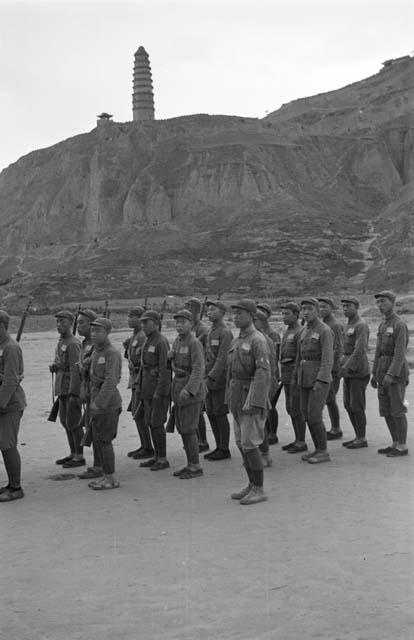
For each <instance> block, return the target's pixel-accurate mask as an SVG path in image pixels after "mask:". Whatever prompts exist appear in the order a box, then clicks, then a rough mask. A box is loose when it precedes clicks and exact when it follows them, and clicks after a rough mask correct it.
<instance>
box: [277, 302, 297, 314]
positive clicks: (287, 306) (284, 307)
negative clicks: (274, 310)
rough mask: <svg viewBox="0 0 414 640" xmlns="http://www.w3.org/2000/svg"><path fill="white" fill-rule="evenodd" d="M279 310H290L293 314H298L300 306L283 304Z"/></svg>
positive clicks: (293, 303)
mask: <svg viewBox="0 0 414 640" xmlns="http://www.w3.org/2000/svg"><path fill="white" fill-rule="evenodd" d="M280 308H281V309H290V310H291V311H294V312H295V313H300V306H299V305H298V304H296V302H285V303H284V304H282V305H280Z"/></svg>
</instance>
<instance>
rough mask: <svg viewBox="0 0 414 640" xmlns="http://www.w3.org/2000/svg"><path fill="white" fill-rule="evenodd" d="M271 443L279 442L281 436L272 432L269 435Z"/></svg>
mask: <svg viewBox="0 0 414 640" xmlns="http://www.w3.org/2000/svg"><path fill="white" fill-rule="evenodd" d="M267 440H268V442H269V444H278V442H279V438H278V437H277V435H276V434H275V433H270V434H269V435H268V437H267Z"/></svg>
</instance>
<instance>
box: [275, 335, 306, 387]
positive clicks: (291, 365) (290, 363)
mask: <svg viewBox="0 0 414 640" xmlns="http://www.w3.org/2000/svg"><path fill="white" fill-rule="evenodd" d="M301 331H302V327H301V326H300V325H299V322H297V323H296V324H295V325H294V326H293V327H287V329H286V331H285V333H284V334H283V337H282V343H281V345H280V371H281V381H282V382H283V384H290V383H291V382H292V378H293V373H294V371H295V363H296V355H297V352H298V340H299V336H300V332H301Z"/></svg>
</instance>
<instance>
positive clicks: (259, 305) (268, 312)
mask: <svg viewBox="0 0 414 640" xmlns="http://www.w3.org/2000/svg"><path fill="white" fill-rule="evenodd" d="M256 308H257V309H260V311H263V313H265V314H266V318H270V316H271V315H272V313H273V311H272V307H271V306H270V304H267V302H257V303H256Z"/></svg>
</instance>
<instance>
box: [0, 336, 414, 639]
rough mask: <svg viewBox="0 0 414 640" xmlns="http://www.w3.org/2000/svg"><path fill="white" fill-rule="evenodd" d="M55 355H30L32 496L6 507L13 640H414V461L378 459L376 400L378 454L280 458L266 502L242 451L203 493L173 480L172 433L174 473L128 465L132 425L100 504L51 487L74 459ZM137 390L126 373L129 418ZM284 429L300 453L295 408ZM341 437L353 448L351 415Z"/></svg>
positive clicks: (126, 419)
mask: <svg viewBox="0 0 414 640" xmlns="http://www.w3.org/2000/svg"><path fill="white" fill-rule="evenodd" d="M125 335H126V334H125V333H124V334H123V333H115V334H114V335H113V342H114V344H115V345H117V346H120V344H121V341H122V339H123V338H124V337H125ZM55 343H56V334H55V332H47V333H37V334H25V335H24V336H23V340H22V346H23V349H24V354H25V363H26V378H25V381H24V388H25V390H26V394H27V398H28V409H27V411H26V413H25V415H24V418H23V423H22V430H21V437H20V441H21V453H22V458H23V465H24V466H23V486H24V489H25V493H26V497H25V499H24V500H21V501H19V502H15V503H11V504H4V505H2V506H1V513H0V543H1V565H0V571H1V580H0V603H1V605H0V614H1V615H0V630H1V633H0V637H1V639H2V640H3V639H4V640H98V639H99V640H112V639H117V640H118V639H119V640H130V639H131V640H132V639H134V640H135V639H141V638H142V639H145V640H158V639H161V638H162V639H168V640H193V639H195V638H197V640H210V639H213V638H214V639H217V640H227V639H233V638H234V639H237V640H302V639H304V640H313V639H323V640H382V639H384V640H409V638H413V637H414V616H413V612H412V597H413V595H414V583H413V557H412V551H413V542H414V534H413V524H414V518H413V479H414V466H413V455H414V448H413V449H412V455H411V456H408V457H407V458H402V459H387V458H384V457H383V456H379V455H378V454H377V448H378V447H379V446H381V445H383V444H388V436H387V431H386V428H385V425H384V423H383V421H382V420H381V419H380V418H379V416H378V413H377V405H376V397H375V392H374V391H373V390H372V389H369V391H368V416H369V426H368V440H369V448H368V449H362V450H358V451H348V450H346V449H344V448H343V447H342V446H341V442H334V443H332V444H331V445H330V451H331V455H332V462H330V463H328V464H324V465H320V466H316V467H315V466H311V465H308V464H306V463H304V462H301V460H300V457H298V456H292V455H288V454H286V453H284V452H282V451H281V449H280V445H276V446H274V447H272V450H271V451H272V457H273V467H272V468H270V469H267V470H266V476H265V485H266V489H267V492H268V495H269V500H268V502H266V503H263V504H260V505H257V506H252V507H241V506H240V505H239V504H238V503H237V502H235V501H232V500H231V499H230V497H229V494H230V493H231V491H233V490H235V489H239V488H240V487H242V486H244V484H245V477H244V474H243V471H242V469H241V465H240V458H239V455H238V454H237V452H236V451H235V448H234V446H233V447H232V452H233V454H234V455H233V458H232V459H231V460H230V461H224V462H217V463H213V462H211V463H208V462H207V461H205V463H204V473H205V475H204V477H203V478H198V479H195V480H191V481H182V480H178V479H176V478H173V477H172V475H171V472H172V471H173V470H174V469H175V468H178V467H180V466H182V464H183V462H184V456H183V452H182V448H181V441H180V439H179V436H178V435H177V434H173V435H169V436H168V448H169V460H170V463H171V470H167V471H162V472H159V473H152V472H150V471H148V470H146V469H140V468H139V467H138V463H137V462H135V461H131V460H130V459H129V458H127V457H126V453H127V451H128V450H130V449H132V448H135V447H136V446H137V437H136V433H135V430H134V426H133V423H132V420H131V416H130V414H128V413H126V412H124V413H122V415H121V420H120V429H119V435H118V438H117V440H116V441H115V443H116V459H117V460H116V464H117V474H118V477H119V479H120V481H121V488H120V489H118V490H114V491H107V492H101V493H100V492H93V491H91V490H90V489H88V487H87V482H86V481H82V480H79V479H77V478H75V479H73V480H67V481H65V482H56V481H53V480H50V479H48V476H49V475H50V474H53V473H57V472H58V471H59V467H57V466H56V465H55V463H54V461H55V459H56V458H58V457H60V456H61V455H63V454H65V453H66V446H65V437H64V433H63V430H62V428H61V427H60V426H59V424H58V423H56V424H53V423H50V422H47V421H46V416H47V414H48V412H49V409H50V403H51V392H50V374H49V372H48V368H47V365H48V363H49V362H50V361H51V359H52V356H53V350H54V346H55ZM126 384H127V371H126V367H125V370H124V377H123V380H122V383H121V388H122V394H123V397H124V398H125V407H126V405H127V402H128V392H127V389H126ZM281 400H282V399H281ZM408 400H409V401H410V403H411V406H413V404H414V392H413V387H412V386H411V388H409V391H408ZM279 414H280V430H279V437H280V440H281V444H285V443H287V442H290V441H291V439H292V438H291V436H292V433H291V428H290V426H289V422H288V419H287V416H286V414H285V411H284V407H283V402H282V401H281V402H280V404H279ZM342 424H343V430H344V432H345V436H346V437H348V436H349V437H352V432H351V427H350V424H349V421H348V419H347V418H346V416H345V413H344V411H342ZM209 439H210V443H212V436H211V434H209ZM308 440H310V439H309V438H308ZM86 457H87V462H88V463H90V462H91V456H90V452H89V450H87V452H86ZM2 474H3V470H2V468H1V465H0V475H2Z"/></svg>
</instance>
